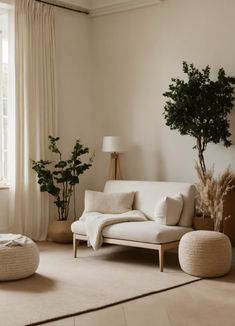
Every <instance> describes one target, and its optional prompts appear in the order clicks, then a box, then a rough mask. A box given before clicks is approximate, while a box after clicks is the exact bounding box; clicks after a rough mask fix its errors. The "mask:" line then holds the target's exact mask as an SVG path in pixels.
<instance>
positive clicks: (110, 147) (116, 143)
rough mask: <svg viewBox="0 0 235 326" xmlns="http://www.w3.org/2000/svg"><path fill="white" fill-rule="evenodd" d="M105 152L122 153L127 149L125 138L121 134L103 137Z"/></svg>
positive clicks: (103, 149)
mask: <svg viewBox="0 0 235 326" xmlns="http://www.w3.org/2000/svg"><path fill="white" fill-rule="evenodd" d="M102 151H103V152H108V153H114V152H115V153H121V152H124V151H125V146H124V143H123V140H122V138H121V137H119V136H105V137H104V138H103V146H102Z"/></svg>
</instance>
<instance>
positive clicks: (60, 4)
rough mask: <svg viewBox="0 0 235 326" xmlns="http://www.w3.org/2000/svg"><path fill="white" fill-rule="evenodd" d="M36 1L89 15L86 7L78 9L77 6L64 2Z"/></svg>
mask: <svg viewBox="0 0 235 326" xmlns="http://www.w3.org/2000/svg"><path fill="white" fill-rule="evenodd" d="M36 1H37V2H41V3H45V4H46V5H50V6H54V7H58V8H62V9H66V10H70V11H74V12H79V13H81V14H85V15H89V12H88V11H86V10H85V9H84V10H83V9H76V8H72V7H67V6H64V5H63V4H62V3H53V2H48V1H44V0H36Z"/></svg>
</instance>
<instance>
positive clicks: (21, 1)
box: [10, 0, 56, 240]
mask: <svg viewBox="0 0 235 326" xmlns="http://www.w3.org/2000/svg"><path fill="white" fill-rule="evenodd" d="M15 39H16V49H15V52H16V171H15V184H14V186H13V189H12V192H11V198H10V205H11V207H10V231H11V232H17V233H23V234H25V235H28V236H29V237H31V238H33V239H34V240H44V239H45V238H46V236H47V227H48V221H49V198H48V195H47V194H44V193H41V192H40V191H39V187H38V184H37V178H36V173H35V172H34V171H33V170H32V166H31V163H32V160H39V159H48V158H49V153H48V135H56V105H55V20H54V11H53V7H52V6H49V5H46V4H43V3H39V2H36V1H34V0H16V1H15Z"/></svg>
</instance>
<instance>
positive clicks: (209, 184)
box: [195, 163, 235, 231]
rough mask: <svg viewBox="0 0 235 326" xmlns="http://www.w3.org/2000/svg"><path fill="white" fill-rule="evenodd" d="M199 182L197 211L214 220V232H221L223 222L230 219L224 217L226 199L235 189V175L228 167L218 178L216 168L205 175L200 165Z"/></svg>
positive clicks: (198, 169)
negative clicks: (234, 182) (233, 182)
mask: <svg viewBox="0 0 235 326" xmlns="http://www.w3.org/2000/svg"><path fill="white" fill-rule="evenodd" d="M195 169H196V171H197V175H198V178H199V182H198V183H197V184H196V186H197V190H198V200H197V206H196V210H197V212H198V213H199V214H201V215H202V216H204V217H205V216H209V217H210V218H212V219H213V220H214V230H215V231H220V229H221V226H222V222H223V220H224V219H226V218H228V217H229V216H227V217H224V216H223V213H224V197H225V196H226V194H227V193H228V192H229V191H230V190H231V189H232V188H233V187H234V186H233V185H232V181H233V179H234V177H235V175H234V173H233V172H232V171H231V169H230V167H228V168H227V169H226V170H225V171H224V172H223V173H222V174H220V175H218V177H217V178H216V177H215V176H214V167H212V168H211V169H208V170H207V171H206V172H205V173H203V171H202V169H201V167H200V166H199V164H198V163H196V165H195Z"/></svg>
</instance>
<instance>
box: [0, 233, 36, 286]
mask: <svg viewBox="0 0 235 326" xmlns="http://www.w3.org/2000/svg"><path fill="white" fill-rule="evenodd" d="M38 264H39V251H38V247H37V245H36V244H35V243H34V242H33V241H32V240H31V239H30V238H28V237H25V236H22V235H19V234H18V235H17V234H0V281H9V280H17V279H21V278H25V277H28V276H30V275H32V274H33V273H35V271H36V269H37V268H38Z"/></svg>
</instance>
